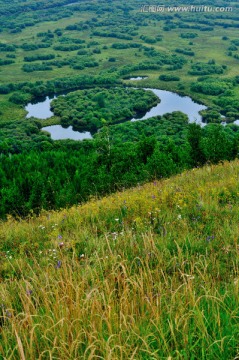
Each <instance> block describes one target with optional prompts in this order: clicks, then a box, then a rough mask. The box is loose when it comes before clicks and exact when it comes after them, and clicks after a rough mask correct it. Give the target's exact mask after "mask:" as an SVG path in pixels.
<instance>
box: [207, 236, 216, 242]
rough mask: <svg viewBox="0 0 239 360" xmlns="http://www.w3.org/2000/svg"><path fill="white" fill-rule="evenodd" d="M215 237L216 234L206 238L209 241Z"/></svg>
mask: <svg viewBox="0 0 239 360" xmlns="http://www.w3.org/2000/svg"><path fill="white" fill-rule="evenodd" d="M214 238H215V236H213V235H212V236H207V238H206V241H207V242H210V241H211V240H213V239H214Z"/></svg>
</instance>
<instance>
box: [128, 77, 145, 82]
mask: <svg viewBox="0 0 239 360" xmlns="http://www.w3.org/2000/svg"><path fill="white" fill-rule="evenodd" d="M145 79H148V76H137V77H131V78H129V79H126V80H131V81H139V80H145Z"/></svg>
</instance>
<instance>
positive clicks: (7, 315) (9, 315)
mask: <svg viewBox="0 0 239 360" xmlns="http://www.w3.org/2000/svg"><path fill="white" fill-rule="evenodd" d="M5 315H6V317H8V318H11V317H12V314H11V313H10V311H8V310H6V311H5Z"/></svg>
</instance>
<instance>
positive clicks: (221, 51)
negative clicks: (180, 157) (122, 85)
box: [0, 1, 239, 121]
mask: <svg viewBox="0 0 239 360" xmlns="http://www.w3.org/2000/svg"><path fill="white" fill-rule="evenodd" d="M96 3H97V2H96ZM106 3H107V2H106ZM231 4H232V5H233V12H232V13H227V14H222V15H221V14H220V15H221V16H222V19H223V20H222V21H224V22H225V23H228V24H233V23H234V24H237V21H238V20H237V17H236V14H237V12H238V8H237V5H236V4H235V3H233V2H231ZM103 5H105V4H103V3H102V8H104V6H103ZM117 5H118V2H115V4H114V5H111V6H112V7H113V8H112V9H111V11H112V12H108V11H105V12H104V11H102V13H101V14H100V15H98V14H97V11H95V12H94V11H87V10H84V11H80V10H79V11H77V10H75V11H72V15H71V16H70V17H67V18H63V19H59V20H58V21H45V22H38V23H37V24H35V25H34V26H31V27H26V28H25V29H23V30H22V31H21V32H20V33H16V34H14V33H9V31H7V30H6V31H3V32H2V33H0V43H5V44H15V45H16V46H18V48H17V49H16V53H15V54H16V59H14V61H15V63H14V64H10V65H4V66H1V69H0V70H1V84H4V83H5V84H7V83H11V82H13V83H16V82H22V81H30V82H36V81H38V80H44V81H47V80H50V79H56V78H61V77H71V76H75V75H78V74H92V75H96V74H99V73H102V72H103V73H105V72H108V71H111V69H112V67H113V68H115V71H117V70H120V69H122V67H124V66H127V65H134V64H137V63H139V62H144V61H147V60H150V59H149V58H147V56H146V55H145V53H144V51H139V49H134V48H128V49H122V50H118V49H114V48H112V47H111V46H112V44H115V43H130V42H136V43H138V44H141V45H142V46H146V47H151V46H153V47H154V49H155V50H156V51H161V52H166V53H169V54H173V53H175V49H176V48H181V49H185V48H190V49H191V50H192V51H193V52H194V53H195V55H194V56H185V55H184V57H185V59H187V63H186V64H185V65H183V67H182V68H181V69H176V70H173V71H170V74H172V75H177V76H179V77H180V89H181V90H179V84H178V83H177V82H170V83H167V82H164V81H160V80H159V79H158V77H159V75H160V74H162V73H165V72H168V70H167V66H166V65H163V66H162V67H161V69H159V70H152V69H151V70H150V69H148V70H145V71H143V72H144V73H145V74H146V75H147V76H148V79H147V80H144V81H142V82H141V83H137V85H139V86H143V85H146V86H148V87H155V88H161V89H167V90H172V91H181V92H182V89H183V93H185V94H188V95H190V96H192V97H193V98H195V99H197V100H198V101H201V102H203V103H205V104H206V105H213V97H210V96H208V95H203V94H201V93H193V92H192V91H191V88H190V87H191V84H192V82H194V81H196V79H197V76H194V75H190V74H188V71H189V70H190V67H191V65H192V63H196V62H205V63H206V62H207V61H208V60H211V59H214V60H215V62H216V64H218V65H226V66H227V69H226V70H225V71H224V73H223V74H221V75H220V78H233V77H235V76H236V75H238V61H239V60H238V59H235V58H234V57H233V56H228V54H227V53H228V50H227V49H228V47H229V46H230V44H231V40H235V39H237V30H236V27H225V26H219V25H213V31H198V30H195V29H183V28H178V27H176V28H173V27H172V28H171V30H170V31H165V30H164V27H165V25H167V23H168V21H170V24H176V25H177V24H178V22H179V20H180V22H181V23H184V24H187V25H189V26H195V24H197V23H199V24H200V21H201V20H203V19H205V18H206V19H207V18H208V22H209V23H210V21H212V20H213V19H215V16H216V15H215V14H209V16H208V17H207V14H206V15H205V14H203V13H194V14H192V13H191V14H190V13H188V14H187V13H186V14H184V13H183V14H180V19H179V18H178V16H176V15H178V14H169V15H168V14H160V13H156V14H155V13H140V4H138V3H137V4H136V3H135V2H133V1H132V2H130V3H129V5H131V11H130V12H129V14H128V15H124V16H123V15H122V10H121V9H119V8H117ZM68 8H70V7H68ZM113 10H115V13H114V11H113ZM109 14H110V18H111V19H112V21H113V24H111V23H110V21H109ZM166 15H168V16H166ZM117 16H118V17H120V18H122V19H124V21H125V18H126V19H127V17H128V21H129V23H128V27H129V29H131V30H132V28H134V27H135V25H134V23H132V24H131V21H130V20H131V18H134V19H136V18H137V19H138V20H137V21H138V22H137V26H136V30H135V33H136V34H135V35H132V40H122V39H118V38H115V37H102V36H95V35H92V34H93V32H94V31H95V30H100V31H104V32H111V31H116V30H117V27H116V25H115V23H114V21H115V19H117ZM168 17H170V20H168ZM92 18H93V19H94V18H96V20H98V21H97V22H102V26H97V27H96V26H95V25H96V24H97V22H95V21H94V20H93V21H92ZM217 20H218V19H217ZM144 22H146V25H147V26H145V24H143V25H144V26H143V25H141V24H142V23H144ZM75 23H78V24H79V23H81V24H83V25H86V26H83V25H82V27H83V29H82V30H77V31H72V30H71V31H70V30H66V29H65V28H66V27H67V26H69V25H72V24H75ZM56 29H61V31H62V35H61V36H59V37H58V36H56V35H55V36H54V39H52V42H51V46H50V47H49V48H45V49H37V50H34V51H25V50H23V49H22V48H20V46H21V45H22V44H23V43H28V44H29V43H39V42H40V40H41V38H38V37H37V33H40V32H47V31H48V30H49V31H52V32H54V31H55V30H56ZM123 30H124V26H123V25H121V24H119V26H118V31H119V32H122V31H123ZM188 32H193V33H197V34H198V36H197V37H196V38H194V39H184V38H181V36H180V34H181V33H188ZM125 33H126V34H127V33H128V32H127V31H126V32H125ZM141 35H144V36H146V37H149V38H150V39H155V37H157V36H162V40H161V41H156V42H155V43H153V44H149V43H147V41H145V40H143V39H142V38H141ZM223 36H227V38H228V39H227V40H222V37H223ZM61 37H68V38H70V39H72V41H73V40H74V39H82V40H84V41H85V44H84V46H86V50H90V51H92V50H94V49H95V48H98V49H100V51H101V53H99V54H98V53H94V54H93V55H92V56H93V58H94V59H95V60H96V61H97V62H98V66H97V67H93V68H85V69H83V70H75V69H72V68H71V67H70V66H69V65H66V66H63V67H61V68H58V67H56V66H53V67H52V70H51V71H33V72H30V73H27V72H24V71H23V70H22V66H23V65H24V64H26V62H24V57H25V56H32V55H39V54H42V53H44V54H54V55H55V56H56V58H55V59H57V60H58V59H59V60H63V59H68V60H69V59H72V58H74V57H77V50H76V51H68V52H65V51H59V50H54V46H55V45H56V44H59V40H60V38H61ZM90 41H97V42H98V45H93V46H91V47H90V48H89V49H88V48H87V45H88V44H89V42H90ZM6 54H7V53H3V52H2V53H1V55H2V57H3V59H5V56H6ZM111 57H114V58H115V60H116V61H115V62H113V63H112V62H109V61H108V60H109V58H111ZM35 63H39V62H35ZM46 63H47V61H46ZM141 73H142V72H140V71H139V72H137V71H136V72H132V75H137V74H141ZM214 76H215V75H214ZM238 89H239V87H238V86H237V87H236V88H235V89H234V91H235V94H237V93H238V91H239V90H238ZM10 106H11V107H12V106H13V105H12V104H9V106H8V102H7V99H6V97H5V96H3V95H1V96H0V109H1V113H2V114H1V119H3V120H4V119H7V120H8V121H10V120H15V119H21V118H22V117H23V115H24V112H23V111H22V109H21V107H20V106H16V105H15V106H14V107H13V109H14V111H13V113H12V118H11V111H9V110H8V107H10Z"/></svg>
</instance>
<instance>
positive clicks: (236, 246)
mask: <svg viewBox="0 0 239 360" xmlns="http://www.w3.org/2000/svg"><path fill="white" fill-rule="evenodd" d="M238 175H239V161H238V160H237V161H234V162H230V163H229V162H226V163H225V164H221V165H217V166H205V167H204V168H202V169H193V170H192V171H187V172H184V173H183V174H181V175H178V176H176V177H172V178H170V179H167V180H163V181H157V182H154V183H149V184H146V185H144V186H138V187H136V188H133V189H130V190H127V191H124V192H121V193H116V194H113V195H111V196H109V197H106V198H103V199H101V200H97V199H92V200H91V201H90V202H88V203H86V204H85V205H83V206H79V207H73V208H71V209H69V210H62V211H59V212H49V213H47V212H44V213H42V214H41V215H40V216H39V217H36V216H33V217H29V219H27V220H24V221H23V220H21V221H19V222H17V221H16V220H14V219H13V218H9V219H8V221H7V222H2V223H1V227H0V255H1V256H0V277H1V282H0V294H1V295H0V306H1V308H0V309H1V310H0V311H1V312H2V314H1V312H0V326H1V329H0V354H2V355H0V359H21V360H23V359H27V360H28V359H29V360H30V359H32V360H35V359H61V360H63V359H64V360H66V359H67V360H69V359H72V360H73V359H112V360H113V359H122V360H123V359H148V360H149V359H150V360H151V359H185V360H186V359H190V360H191V359H213V360H215V359H227V360H228V359H236V358H237V357H238V356H239V344H238V339H239V321H238V317H239V298H238V290H239V272H238V266H239V256H238V255H239V241H238V238H239V233H238V224H239V182H238Z"/></svg>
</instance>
